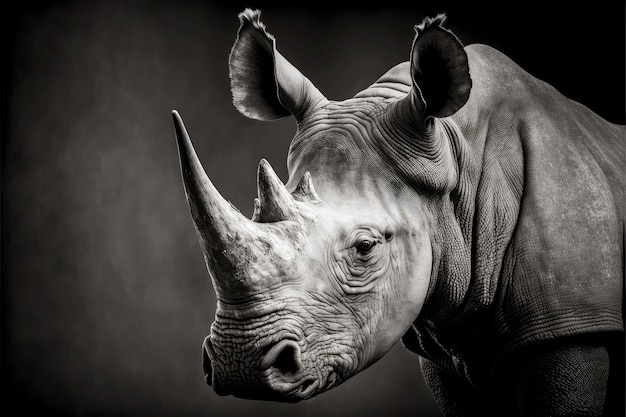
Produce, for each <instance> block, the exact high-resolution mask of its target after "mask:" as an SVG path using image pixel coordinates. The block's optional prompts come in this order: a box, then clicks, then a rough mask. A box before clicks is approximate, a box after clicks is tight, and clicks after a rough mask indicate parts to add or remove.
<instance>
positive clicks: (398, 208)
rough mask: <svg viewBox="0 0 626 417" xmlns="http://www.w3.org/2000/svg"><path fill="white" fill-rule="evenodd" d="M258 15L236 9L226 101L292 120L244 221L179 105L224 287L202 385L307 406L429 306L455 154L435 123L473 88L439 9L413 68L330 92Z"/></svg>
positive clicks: (187, 161) (193, 195)
mask: <svg viewBox="0 0 626 417" xmlns="http://www.w3.org/2000/svg"><path fill="white" fill-rule="evenodd" d="M259 15H260V13H259V12H258V11H252V10H246V11H244V12H243V13H241V14H240V16H239V17H240V21H241V27H240V29H239V32H238V36H237V40H236V42H235V45H234V47H233V50H232V53H231V57H230V70H231V87H232V93H233V101H234V105H235V107H236V108H237V109H238V110H240V111H241V112H242V113H243V114H245V115H246V116H248V117H252V118H255V119H260V120H273V119H278V118H282V117H286V116H293V117H294V118H295V119H296V121H297V126H298V129H297V133H296V136H295V137H294V139H293V141H292V144H291V147H290V150H289V157H288V168H289V172H290V178H289V180H288V181H287V183H286V184H283V182H281V180H280V179H279V178H278V176H277V175H276V173H275V172H274V171H273V170H272V168H271V166H270V164H269V163H268V162H267V161H265V160H262V161H261V162H260V164H259V167H258V177H257V182H258V198H257V199H255V208H254V214H253V216H252V219H248V218H246V217H244V216H243V215H242V214H241V213H240V212H239V211H238V210H237V209H236V208H234V207H233V206H231V204H230V203H229V202H228V201H226V200H225V199H224V198H223V197H222V196H221V195H220V194H219V193H218V191H217V189H216V188H215V187H214V185H213V184H212V183H211V181H210V180H209V178H208V177H207V176H206V174H205V172H204V170H203V169H202V166H201V164H200V161H199V159H198V157H197V155H196V153H195V151H194V149H193V147H192V144H191V141H190V139H189V136H188V134H187V131H186V130H185V127H184V125H183V122H182V120H181V118H180V116H179V115H178V113H176V112H174V123H175V127H176V137H177V140H178V146H179V153H180V161H181V168H182V174H183V179H184V185H185V190H186V194H187V199H188V201H189V205H190V207H191V213H192V217H193V220H194V223H195V225H196V229H197V231H198V235H199V239H200V244H201V247H202V250H203V252H204V255H205V261H206V264H207V268H208V271H209V273H210V275H211V278H212V282H213V286H214V288H215V292H216V295H217V311H216V315H215V321H214V322H213V324H212V326H211V332H210V335H209V336H207V338H206V339H205V342H204V345H203V352H204V357H203V359H204V360H203V362H204V368H205V374H206V378H207V382H208V383H209V384H211V385H212V386H213V388H214V390H215V391H216V392H217V393H218V394H223V395H227V394H232V395H235V396H238V397H244V398H255V399H270V400H278V401H299V400H302V399H306V398H309V397H312V396H313V395H316V394H318V393H320V392H323V391H324V390H327V389H329V388H331V387H333V386H336V385H337V384H339V383H341V382H343V381H345V380H346V379H347V378H349V377H350V376H352V375H354V374H355V373H357V372H359V371H360V370H363V369H365V368H366V367H368V366H369V365H371V364H372V363H374V362H375V361H376V360H377V359H378V358H380V357H381V356H382V355H384V354H385V353H386V352H387V351H388V350H389V349H390V348H391V347H392V346H393V345H394V344H395V343H396V342H397V341H398V340H399V339H400V338H401V337H402V335H403V334H404V333H405V332H406V330H407V329H408V328H409V327H410V326H411V323H412V322H413V321H414V320H415V318H416V317H417V316H418V314H419V313H420V310H421V309H422V306H423V304H424V302H425V300H426V299H427V295H428V291H429V288H431V275H432V273H433V264H434V263H433V259H434V257H436V254H437V242H436V241H434V240H433V239H432V229H433V228H434V227H436V223H437V219H436V217H437V213H436V212H434V211H433V210H431V209H430V208H429V207H430V206H429V204H430V203H429V202H432V201H435V200H437V199H441V198H446V197H443V196H445V193H446V191H448V190H449V189H450V187H452V185H453V184H454V182H455V170H454V167H453V165H452V159H453V158H452V156H451V152H452V151H451V150H450V149H449V148H447V147H446V146H442V145H441V143H442V140H441V138H440V137H439V136H440V135H439V134H438V133H436V132H438V130H437V131H436V130H434V129H432V128H431V127H432V126H431V125H432V124H433V123H435V120H436V119H437V118H439V117H442V116H446V115H449V114H451V113H452V112H454V111H456V110H457V109H458V108H459V107H460V106H462V105H463V103H464V102H465V100H467V95H468V94H469V88H470V85H471V82H470V81H469V73H468V70H467V61H466V58H465V53H464V52H463V48H462V46H461V45H460V43H459V42H458V41H457V40H456V38H455V37H454V35H452V34H451V33H450V32H448V31H447V30H445V29H443V28H441V27H440V23H441V21H442V20H443V19H442V18H441V17H440V18H438V19H432V20H428V21H426V22H425V23H424V24H422V25H421V26H418V27H416V29H417V32H418V36H417V38H416V41H415V42H414V46H413V52H412V60H411V64H409V63H406V64H400V65H398V66H397V67H395V68H394V69H392V70H391V71H389V72H388V73H387V74H386V75H385V76H383V77H382V78H381V79H379V80H378V81H377V82H376V83H375V84H374V85H372V86H371V87H370V88H368V89H366V90H364V91H363V92H361V93H359V94H358V95H357V96H356V97H355V98H353V99H350V100H346V101H343V102H335V101H330V100H328V99H326V98H325V97H324V95H322V93H320V91H319V90H318V89H317V88H315V86H314V85H313V84H312V83H311V81H309V80H308V79H307V78H306V77H304V76H303V75H302V74H301V73H300V72H299V71H298V70H297V69H296V68H295V67H294V66H293V65H291V64H290V63H289V62H288V61H287V60H286V59H285V58H284V57H283V56H282V55H280V54H279V53H278V51H277V50H276V48H275V40H274V38H273V37H272V36H271V35H269V34H268V33H267V32H266V30H265V27H264V25H263V24H262V23H261V22H260V21H259ZM450 45H452V49H450ZM442 51H443V52H442ZM442 54H443V55H442ZM446 54H447V56H445V55H446ZM422 58H423V59H422ZM464 59H465V60H464ZM454 60H457V61H459V62H454ZM450 68H452V69H450ZM459 68H460V69H459ZM433 74H434V75H433ZM424 83H430V84H428V85H429V87H423V86H422V85H426V84H424ZM437 83H439V85H435V84H437ZM418 85H419V86H418ZM442 89H443V90H442ZM441 91H443V93H442V92H441ZM403 153H411V154H412V155H411V160H412V161H416V162H414V163H413V164H411V165H409V164H406V163H404V162H403V161H404V159H405V156H404V155H403ZM447 198H448V199H449V197H447Z"/></svg>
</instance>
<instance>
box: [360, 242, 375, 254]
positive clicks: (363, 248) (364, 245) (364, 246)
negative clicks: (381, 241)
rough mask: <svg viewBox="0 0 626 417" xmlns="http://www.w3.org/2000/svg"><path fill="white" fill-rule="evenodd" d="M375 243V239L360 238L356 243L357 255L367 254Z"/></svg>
mask: <svg viewBox="0 0 626 417" xmlns="http://www.w3.org/2000/svg"><path fill="white" fill-rule="evenodd" d="M375 244H376V241H373V240H362V241H361V242H359V244H358V245H356V251H357V253H358V254H359V255H367V254H368V253H370V251H371V250H372V248H373V247H374V245H375Z"/></svg>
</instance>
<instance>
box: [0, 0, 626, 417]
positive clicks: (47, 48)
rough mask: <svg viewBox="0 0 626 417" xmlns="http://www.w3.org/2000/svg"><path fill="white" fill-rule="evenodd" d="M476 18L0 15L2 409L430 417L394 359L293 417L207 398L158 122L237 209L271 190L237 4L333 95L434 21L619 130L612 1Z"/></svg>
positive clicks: (191, 261) (620, 62) (425, 7)
mask: <svg viewBox="0 0 626 417" xmlns="http://www.w3.org/2000/svg"><path fill="white" fill-rule="evenodd" d="M473 3H475V2H468V1H464V2H459V3H458V4H454V3H449V2H445V1H443V2H442V1H439V2H433V1H431V2H414V3H412V4H404V3H400V4H394V5H392V2H382V3H381V5H379V6H372V5H365V3H362V2H358V3H357V2H332V3H330V5H332V7H333V8H332V9H331V8H330V7H331V6H329V5H328V4H326V3H320V4H319V5H316V4H315V3H313V4H312V5H307V4H306V3H302V4H298V5H296V4H293V3H288V2H277V1H274V2H266V1H256V2H255V1H248V2H240V1H232V2H224V3H216V2H200V1H178V2H172V1H158V2H147V1H126V2H123V1H119V2H118V1H94V2H78V1H76V2H74V1H63V2H58V1H55V2H46V3H33V2H28V1H26V2H19V3H12V4H11V9H8V8H7V7H8V6H2V7H3V10H2V20H3V22H2V30H3V36H2V124H1V133H2V148H1V158H2V159H1V163H2V166H1V168H2V171H1V174H2V206H1V214H2V225H1V226H2V234H1V238H2V252H1V256H2V270H1V272H2V281H1V284H2V287H1V297H2V310H1V319H2V344H1V348H2V363H1V366H2V367H1V371H2V414H3V415H11V413H10V409H11V408H13V409H14V410H17V412H18V413H19V414H23V413H25V412H27V411H35V412H45V413H46V415H50V414H59V415H68V416H81V415H90V416H110V415H115V416H138V415H150V416H168V415H176V416H196V415H197V416H235V415H237V416H248V415H249V416H252V415H257V416H258V415H275V416H282V415H284V416H287V415H289V416H291V415H294V416H295V415H311V416H340V415H341V416H352V415H354V416H370V415H371V416H374V415H393V416H405V415H422V416H434V415H438V413H437V411H436V407H435V405H434V403H433V401H432V399H431V397H430V394H429V393H428V391H427V389H426V388H425V386H424V383H423V381H422V377H421V374H420V371H419V368H418V361H417V357H416V356H415V355H412V354H410V353H409V352H407V351H406V350H404V349H403V348H402V347H401V346H400V345H398V346H396V347H395V348H394V349H393V350H392V351H391V352H390V354H389V355H387V356H386V357H385V358H383V359H382V360H381V361H379V362H378V363H376V364H375V365H374V366H372V367H371V368H369V369H368V370H366V371H364V372H362V373H361V374H359V375H357V376H356V377H354V378H353V379H352V380H350V381H348V382H347V383H345V384H343V385H342V386H340V387H338V388H336V389H334V390H332V391H331V392H328V393H325V394H323V395H321V396H319V397H318V398H315V399H313V400H311V401H308V402H304V403H300V404H297V405H289V404H274V403H266V402H254V401H245V400H238V399H235V398H232V397H225V398H223V397H217V396H216V395H215V394H213V392H212V391H210V389H209V387H207V386H206V385H205V383H204V380H203V374H202V367H201V356H200V346H201V342H202V340H203V337H204V336H205V335H206V334H207V332H208V328H209V325H210V323H211V321H212V317H213V314H214V309H215V303H214V298H213V291H212V288H211V285H210V282H209V279H208V276H207V274H206V272H205V269H204V263H203V259H202V254H201V251H200V248H199V245H198V242H197V239H196V235H195V231H194V228H193V224H192V222H191V218H190V215H189V211H188V208H187V205H186V201H185V196H184V192H183V188H182V183H181V179H180V172H179V166H178V156H177V150H176V145H175V141H174V132H173V127H172V121H171V115H170V112H171V110H172V109H177V110H179V111H180V113H181V114H182V116H183V118H184V120H185V122H186V124H187V127H188V129H189V131H190V134H191V136H192V138H193V139H194V143H195V145H196V148H197V151H198V154H199V156H200V158H201V160H202V161H203V163H204V165H205V169H206V170H207V172H208V174H209V176H210V177H211V178H212V180H213V181H214V183H215V184H216V186H217V187H218V189H219V190H220V191H221V192H222V194H223V195H224V196H225V197H226V198H227V199H230V200H231V201H232V202H233V203H234V204H235V205H237V206H238V207H239V208H240V209H241V210H242V212H243V213H244V214H246V215H250V214H251V213H252V199H253V198H254V196H255V194H256V191H255V188H256V184H255V175H256V167H257V164H258V161H259V160H260V159H261V158H263V157H265V158H267V159H268V160H269V161H270V162H271V163H272V164H273V165H274V168H275V169H276V171H277V172H278V174H279V175H280V176H281V178H282V179H283V180H286V179H287V173H286V164H285V161H286V153H287V147H288V144H289V141H290V139H291V137H292V136H293V133H294V131H295V124H294V122H293V120H290V119H286V120H282V121H279V122H273V123H263V122H257V121H253V120H249V119H246V118H245V117H243V116H242V115H240V114H239V113H237V111H236V110H235V109H234V108H233V107H232V105H231V98H230V91H229V83H228V67H227V62H228V54H229V51H230V48H231V46H232V44H233V41H234V39H235V34H236V30H237V28H238V25H239V23H238V20H237V13H238V12H240V11H241V10H243V8H244V7H254V8H260V9H262V10H263V16H262V17H263V21H264V23H266V25H267V26H268V30H269V32H270V33H272V34H274V35H275V36H276V38H277V42H278V48H279V49H280V51H281V52H282V53H283V55H285V56H286V57H287V58H288V59H289V60H290V61H291V62H292V63H293V64H294V65H296V66H297V67H298V68H300V70H301V71H302V72H303V73H305V74H306V75H307V76H308V77H309V78H310V79H311V80H312V81H313V82H314V83H315V84H316V85H317V86H318V87H319V88H320V90H321V91H322V92H323V93H325V94H326V95H327V97H329V98H331V99H344V98H348V97H351V96H352V95H354V94H355V93H356V92H358V91H360V90H361V89H363V88H365V87H366V86H367V85H369V84H371V83H372V82H373V81H374V80H375V79H376V78H378V76H380V75H381V74H383V73H384V72H385V71H386V70H387V69H388V68H390V67H391V66H393V65H395V64H396V63H398V62H401V61H404V60H406V59H408V56H409V52H410V45H411V41H412V38H413V29H412V26H413V25H414V24H416V23H419V22H420V21H421V20H422V19H423V18H424V17H425V16H427V15H433V14H435V13H438V12H446V13H447V14H448V16H449V18H448V24H447V26H448V27H449V28H450V29H452V30H453V31H454V32H455V33H456V34H457V35H458V36H459V37H460V38H461V40H462V41H463V42H464V43H465V44H470V43H474V42H481V43H488V44H491V45H492V46H495V47H497V48H498V49H500V50H501V51H503V52H504V53H506V54H507V55H509V56H510V57H511V58H513V59H514V60H515V61H517V62H518V63H519V64H521V65H522V66H523V67H524V68H526V69H527V70H529V71H530V72H531V73H532V74H534V75H536V76H538V77H539V78H541V79H544V80H546V81H548V82H549V83H551V84H553V85H554V86H555V87H556V88H557V89H559V90H560V91H561V92H563V93H564V94H566V95H567V96H569V97H571V98H573V99H575V100H577V101H580V102H582V103H584V104H586V105H588V106H589V107H590V108H592V109H593V110H594V111H596V112H597V113H599V114H600V115H602V116H604V117H605V118H607V119H608V120H610V121H613V122H618V123H624V115H625V113H624V78H625V71H624V50H625V47H624V34H625V33H624V3H623V2H619V1H594V2H583V3H582V4H581V5H582V6H584V7H580V6H578V5H574V4H568V6H567V8H563V9H556V10H552V9H545V8H543V6H544V4H547V2H534V3H533V2H528V1H523V2H511V3H509V2H500V3H498V4H499V5H498V6H484V7H483V6H480V5H476V4H473ZM5 4H6V3H5ZM491 4H493V3H492V2H491ZM18 413H13V414H18Z"/></svg>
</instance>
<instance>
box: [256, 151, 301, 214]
mask: <svg viewBox="0 0 626 417" xmlns="http://www.w3.org/2000/svg"><path fill="white" fill-rule="evenodd" d="M257 187H258V193H259V204H258V207H259V209H258V211H257V210H256V209H255V215H254V220H255V221H258V222H260V223H271V222H278V221H281V220H287V219H294V218H296V217H297V216H298V207H297V202H296V200H294V198H293V197H292V196H291V194H290V193H289V191H288V190H287V188H286V187H285V185H284V184H283V183H282V181H281V180H280V178H278V175H276V173H275V172H274V170H273V169H272V166H271V165H270V163H269V162H267V160H265V159H261V162H260V163H259V171H258V175H257Z"/></svg>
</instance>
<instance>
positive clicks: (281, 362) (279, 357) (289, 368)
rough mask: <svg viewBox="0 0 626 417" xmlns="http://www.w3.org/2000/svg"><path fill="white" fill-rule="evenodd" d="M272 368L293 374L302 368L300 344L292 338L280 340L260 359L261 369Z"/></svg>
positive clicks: (284, 373)
mask: <svg viewBox="0 0 626 417" xmlns="http://www.w3.org/2000/svg"><path fill="white" fill-rule="evenodd" d="M269 368H274V369H275V370H276V371H278V372H279V373H280V374H282V375H288V374H295V373H296V372H298V371H300V369H301V368H302V362H301V352H300V346H298V344H297V343H296V342H295V341H293V340H281V341H280V342H278V343H276V344H275V345H274V346H272V348H270V350H268V351H267V353H266V354H265V356H264V357H263V360H261V371H265V370H267V369H269Z"/></svg>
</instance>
